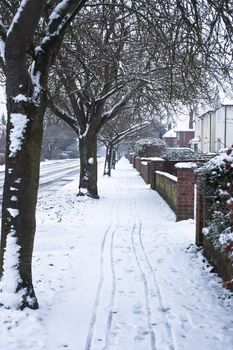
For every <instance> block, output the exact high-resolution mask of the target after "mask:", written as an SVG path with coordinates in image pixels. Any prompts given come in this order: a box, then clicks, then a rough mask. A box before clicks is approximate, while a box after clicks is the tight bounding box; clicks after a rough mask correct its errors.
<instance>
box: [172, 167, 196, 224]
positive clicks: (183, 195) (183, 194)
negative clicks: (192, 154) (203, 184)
mask: <svg viewBox="0 0 233 350" xmlns="http://www.w3.org/2000/svg"><path fill="white" fill-rule="evenodd" d="M175 167H176V169H177V186H176V208H177V210H176V220H177V221H181V220H187V219H190V218H191V219H193V218H194V184H195V173H194V169H195V168H196V167H197V165H196V164H195V163H179V164H176V165H175Z"/></svg>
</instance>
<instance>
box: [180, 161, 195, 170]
mask: <svg viewBox="0 0 233 350" xmlns="http://www.w3.org/2000/svg"><path fill="white" fill-rule="evenodd" d="M175 168H176V169H196V168H197V164H196V163H193V162H189V163H188V162H183V163H177V164H175Z"/></svg>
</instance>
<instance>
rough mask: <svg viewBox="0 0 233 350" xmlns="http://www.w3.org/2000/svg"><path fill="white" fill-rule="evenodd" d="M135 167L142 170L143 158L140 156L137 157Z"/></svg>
mask: <svg viewBox="0 0 233 350" xmlns="http://www.w3.org/2000/svg"><path fill="white" fill-rule="evenodd" d="M135 168H136V170H137V171H138V172H139V173H140V171H141V159H140V157H136V158H135Z"/></svg>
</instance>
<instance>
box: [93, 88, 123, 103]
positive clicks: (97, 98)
mask: <svg viewBox="0 0 233 350" xmlns="http://www.w3.org/2000/svg"><path fill="white" fill-rule="evenodd" d="M122 87H123V85H120V86H116V87H114V88H113V89H112V90H110V91H108V92H107V93H106V94H104V95H102V93H103V92H102V93H100V94H99V96H97V97H96V99H95V101H96V102H101V101H105V100H107V99H108V98H109V97H111V96H112V95H114V94H115V93H116V92H118V91H119V90H120V89H121V88H122Z"/></svg>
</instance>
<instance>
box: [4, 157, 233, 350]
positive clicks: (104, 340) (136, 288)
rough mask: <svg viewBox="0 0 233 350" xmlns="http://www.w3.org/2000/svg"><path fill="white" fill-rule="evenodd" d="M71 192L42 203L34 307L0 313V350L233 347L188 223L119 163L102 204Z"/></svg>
mask: <svg viewBox="0 0 233 350" xmlns="http://www.w3.org/2000/svg"><path fill="white" fill-rule="evenodd" d="M76 186H77V184H76V183H75V182H74V183H71V184H68V185H67V186H65V187H64V188H63V189H61V191H59V192H57V193H56V194H50V195H48V196H47V197H44V198H43V197H42V198H40V201H39V203H38V232H37V237H36V243H35V256H34V285H35V289H36V294H37V297H38V299H39V302H40V309H39V310H38V311H31V310H25V311H23V312H20V311H17V312H16V311H12V310H3V309H0V349H8V350H16V349H17V350H19V349H23V350H27V349H31V350H40V349H45V350H55V349H64V348H67V349H70V350H194V349H195V350H196V349H199V350H222V349H224V350H231V349H232V348H233V299H232V298H231V299H230V298H229V296H230V294H229V293H228V292H227V291H226V290H224V289H223V288H222V287H221V281H220V279H219V278H217V277H216V276H215V275H213V274H212V273H210V272H209V270H210V267H209V266H208V264H207V263H206V261H205V260H204V259H203V256H202V254H201V252H199V251H198V250H197V249H196V247H195V245H194V244H193V242H194V222H193V221H192V220H188V221H183V222H180V223H176V222H175V216H174V214H173V212H172V211H171V210H170V209H169V207H168V206H167V205H166V203H165V202H164V201H163V200H162V199H161V198H160V197H159V195H158V194H157V193H156V192H154V191H152V190H150V189H149V188H148V186H147V185H145V183H144V182H143V180H142V179H141V178H140V176H139V175H138V174H137V173H136V171H135V170H134V169H132V167H131V166H130V165H129V163H128V161H127V160H125V159H122V160H121V161H120V162H119V163H118V167H117V170H116V171H114V173H113V177H112V178H106V177H105V178H101V179H100V197H101V199H100V200H99V201H97V200H91V199H83V198H78V197H76V196H75V193H76V191H75V188H76Z"/></svg>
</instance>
